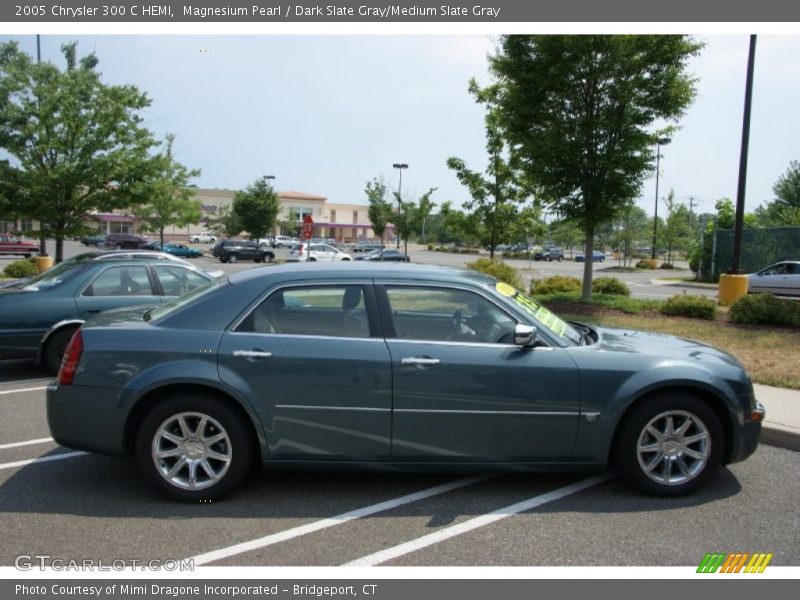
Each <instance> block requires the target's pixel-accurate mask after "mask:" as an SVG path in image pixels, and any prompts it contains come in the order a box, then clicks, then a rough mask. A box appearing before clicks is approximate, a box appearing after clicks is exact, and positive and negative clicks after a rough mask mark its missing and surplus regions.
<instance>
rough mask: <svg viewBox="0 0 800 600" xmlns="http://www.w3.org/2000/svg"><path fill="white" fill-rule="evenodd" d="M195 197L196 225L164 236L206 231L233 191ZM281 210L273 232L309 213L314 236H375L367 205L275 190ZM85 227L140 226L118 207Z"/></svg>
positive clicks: (25, 222)
mask: <svg viewBox="0 0 800 600" xmlns="http://www.w3.org/2000/svg"><path fill="white" fill-rule="evenodd" d="M193 189H194V192H195V197H196V198H197V199H198V200H200V203H201V206H202V213H203V216H202V218H201V219H200V222H199V223H197V224H196V225H189V226H188V227H180V228H179V227H168V228H167V230H166V231H165V232H164V235H165V237H166V238H168V239H186V236H188V235H191V234H195V233H202V232H204V231H207V229H208V227H209V226H210V225H211V224H212V223H214V222H215V221H216V220H217V219H218V218H219V213H220V211H221V210H222V209H224V208H225V207H228V208H230V206H231V205H232V204H233V197H234V194H235V193H236V192H235V191H234V190H226V189H203V188H193ZM278 201H279V203H280V209H279V212H278V217H277V219H276V225H275V227H274V230H273V231H272V234H273V235H278V234H281V233H287V234H296V233H297V231H299V228H300V225H301V224H302V222H303V218H304V217H305V216H306V215H311V218H312V219H313V220H314V236H315V237H323V238H333V239H336V240H337V241H342V242H349V241H354V240H357V239H363V238H366V239H371V238H374V237H375V233H374V232H373V231H372V226H371V225H370V222H369V216H368V214H367V209H368V206H367V205H366V204H334V203H332V202H328V199H327V198H326V197H325V196H317V195H314V194H308V193H305V192H295V191H288V192H278ZM280 224H283V225H284V226H286V227H288V226H289V224H293V226H294V227H295V231H281V230H280V229H281V227H280ZM87 226H89V227H91V228H92V229H95V230H96V231H97V232H98V233H101V234H108V233H137V232H138V231H139V229H140V226H139V219H138V218H137V217H136V215H135V214H134V213H133V211H130V210H128V211H125V210H117V211H114V212H110V213H102V212H97V213H92V214H90V215H87ZM37 229H38V223H37V222H36V221H32V220H30V219H18V220H8V221H3V220H0V233H6V232H15V231H18V232H22V233H26V232H29V231H35V230H37ZM385 237H386V238H392V237H393V226H392V225H389V226H388V227H387V228H386V233H385Z"/></svg>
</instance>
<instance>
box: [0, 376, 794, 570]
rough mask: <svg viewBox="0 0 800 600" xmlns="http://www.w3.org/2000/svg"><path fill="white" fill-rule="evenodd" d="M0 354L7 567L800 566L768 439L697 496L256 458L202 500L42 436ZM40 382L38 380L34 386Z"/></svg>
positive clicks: (790, 502)
mask: <svg viewBox="0 0 800 600" xmlns="http://www.w3.org/2000/svg"><path fill="white" fill-rule="evenodd" d="M13 371H14V366H13V365H11V366H10V365H8V364H0V390H2V392H4V394H3V395H0V519H2V522H3V523H4V536H3V537H4V544H3V546H2V549H0V564H2V565H9V564H13V561H14V557H15V556H16V555H18V554H21V553H26V554H30V553H42V554H49V555H51V556H53V557H62V558H73V559H80V558H87V557H91V558H97V559H105V560H111V559H118V558H122V559H131V560H145V559H152V558H155V559H166V558H194V559H195V561H196V565H198V566H199V565H201V564H208V565H342V564H354V565H366V564H385V565H549V564H554V565H555V564H561V565H650V566H653V565H692V564H697V563H698V562H699V560H700V559H701V558H702V556H703V555H704V553H705V552H708V551H742V550H746V551H764V552H773V553H774V554H775V558H774V559H773V564H775V565H781V564H783V565H791V564H798V561H800V548H798V545H797V539H800V516H798V515H800V480H798V478H797V477H796V464H797V455H796V453H792V452H790V451H786V450H780V449H777V448H772V447H767V446H762V447H761V448H760V449H759V451H758V452H757V453H756V455H755V456H753V457H752V458H751V459H750V460H748V461H746V462H745V463H742V464H737V465H733V466H732V467H731V468H730V469H724V470H722V471H721V472H720V473H719V474H718V475H717V476H716V478H715V480H714V481H712V482H711V484H710V485H709V486H707V487H706V488H704V489H703V490H702V491H701V492H700V493H699V494H696V495H694V496H690V497H688V498H681V499H674V500H665V499H655V498H649V497H644V496H641V495H639V494H638V493H635V492H633V491H632V490H630V489H629V488H628V487H627V486H625V485H624V484H623V483H622V482H621V481H620V480H619V479H618V478H616V477H614V475H613V474H610V475H604V476H600V477H597V476H595V475H591V474H560V475H542V474H538V475H537V474H516V475H509V474H492V473H484V474H428V475H421V474H406V473H373V472H364V471H362V472H357V473H354V472H338V473H334V472H280V471H267V472H264V471H262V470H260V469H256V470H254V472H253V474H252V475H251V477H250V478H249V480H248V481H247V482H246V485H244V486H243V487H242V488H241V489H240V490H238V491H237V492H236V493H235V494H233V495H231V496H229V497H228V498H226V499H224V500H222V501H219V502H215V503H208V504H198V505H185V504H176V503H173V502H170V501H167V500H165V499H163V498H162V497H161V496H159V495H158V494H157V493H156V492H154V491H153V490H151V489H150V488H149V487H148V486H147V485H146V483H145V482H144V480H143V479H142V477H141V475H140V474H139V471H138V468H137V465H136V463H135V461H134V460H132V459H118V458H110V457H103V456H96V455H91V454H84V453H79V452H75V451H73V450H68V449H64V448H60V447H59V446H57V445H56V444H55V443H53V442H52V441H49V439H48V438H49V431H48V427H47V423H46V416H45V411H44V390H42V389H39V388H41V387H42V385H41V384H42V382H43V379H42V378H34V379H31V378H30V377H28V376H29V375H30V374H31V373H30V372H26V373H25V377H24V378H19V379H15V377H14V373H13ZM31 388H33V389H31Z"/></svg>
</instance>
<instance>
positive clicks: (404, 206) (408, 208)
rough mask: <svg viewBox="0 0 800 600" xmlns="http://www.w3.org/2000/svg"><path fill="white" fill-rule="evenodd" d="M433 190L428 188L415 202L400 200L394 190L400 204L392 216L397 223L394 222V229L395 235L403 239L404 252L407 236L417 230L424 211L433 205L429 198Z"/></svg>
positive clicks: (406, 245)
mask: <svg viewBox="0 0 800 600" xmlns="http://www.w3.org/2000/svg"><path fill="white" fill-rule="evenodd" d="M435 191H436V188H431V189H429V190H428V191H427V192H425V194H423V195H422V197H421V198H420V199H419V201H418V203H417V204H415V203H414V202H404V201H402V200H400V196H399V194H398V193H397V192H394V197H395V199H396V200H397V203H398V205H399V206H400V211H399V212H398V213H396V214H395V216H394V218H395V220H396V221H397V223H395V229H396V230H397V235H399V236H400V237H401V238H402V239H403V244H404V248H403V251H404V252H405V254H408V238H409V236H411V235H412V234H414V233H416V232H417V231H419V228H420V227H421V225H422V222H423V218H425V217H427V213H425V212H424V211H426V210H427V212H430V210H431V207H433V202H432V201H431V199H430V198H431V195H433V192H435Z"/></svg>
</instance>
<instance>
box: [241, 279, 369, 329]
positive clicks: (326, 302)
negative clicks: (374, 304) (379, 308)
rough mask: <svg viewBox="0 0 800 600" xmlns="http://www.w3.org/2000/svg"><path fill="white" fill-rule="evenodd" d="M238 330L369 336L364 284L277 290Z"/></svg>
mask: <svg viewBox="0 0 800 600" xmlns="http://www.w3.org/2000/svg"><path fill="white" fill-rule="evenodd" d="M236 331H240V332H252V333H272V334H283V335H321V336H331V337H357V338H367V337H369V336H370V329H369V320H368V318H367V311H366V306H365V303H364V288H363V287H362V286H360V285H346V286H314V287H311V286H309V287H295V288H285V289H281V290H277V291H275V292H273V293H272V294H270V295H269V296H268V297H267V298H266V299H265V300H264V301H263V302H262V303H261V304H259V305H258V307H256V308H255V310H253V312H251V313H250V315H248V317H247V318H245V319H244V320H243V321H242V323H241V324H240V325H239V326H238V327H237V329H236Z"/></svg>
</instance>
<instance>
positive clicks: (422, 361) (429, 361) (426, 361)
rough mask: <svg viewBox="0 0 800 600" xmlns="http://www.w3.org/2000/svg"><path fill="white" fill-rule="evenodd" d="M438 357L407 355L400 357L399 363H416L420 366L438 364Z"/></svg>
mask: <svg viewBox="0 0 800 600" xmlns="http://www.w3.org/2000/svg"><path fill="white" fill-rule="evenodd" d="M439 362H440V361H439V359H438V358H427V357H422V356H407V357H406V358H401V359H400V364H401V365H418V366H421V367H432V366H434V365H438V364H439Z"/></svg>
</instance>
